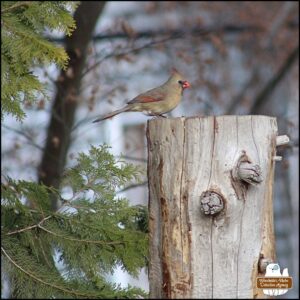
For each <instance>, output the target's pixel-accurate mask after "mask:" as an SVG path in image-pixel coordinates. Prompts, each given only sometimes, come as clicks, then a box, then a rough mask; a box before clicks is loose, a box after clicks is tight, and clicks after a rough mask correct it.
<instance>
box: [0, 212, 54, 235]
mask: <svg viewBox="0 0 300 300" xmlns="http://www.w3.org/2000/svg"><path fill="white" fill-rule="evenodd" d="M51 217H52V215H50V216H48V217H45V218H43V219H42V220H41V221H40V222H39V223H38V224H35V225H31V226H28V227H25V228H22V229H18V230H15V231H11V232H8V233H7V234H6V235H12V234H15V233H20V232H23V231H27V230H30V229H33V228H36V227H39V226H40V225H41V224H42V223H44V222H45V221H46V220H48V219H50V218H51Z"/></svg>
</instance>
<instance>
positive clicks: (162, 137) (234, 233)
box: [147, 116, 277, 298]
mask: <svg viewBox="0 0 300 300" xmlns="http://www.w3.org/2000/svg"><path fill="white" fill-rule="evenodd" d="M276 135H277V125H276V120H275V119H274V118H271V117H266V116H220V117H197V118H186V119H185V118H176V119H161V118H158V119H153V120H151V121H149V122H148V128H147V138H148V179H149V212H150V221H149V228H150V265H149V280H150V297H151V298H189V297H191V298H253V297H258V296H259V297H262V295H261V292H260V290H257V289H256V287H255V286H256V282H255V278H256V276H257V274H258V268H257V265H258V261H259V258H260V257H261V256H264V257H268V258H271V259H273V260H274V259H275V252H274V246H275V245H274V229H273V207H272V185H273V174H274V162H273V160H272V157H273V156H274V155H276V153H275V151H276ZM245 153H246V155H247V156H248V158H249V160H250V161H251V163H253V164H258V165H259V166H260V167H261V171H262V177H263V181H262V182H261V183H259V184H257V185H250V184H249V185H245V186H243V188H244V189H245V193H239V192H237V186H236V184H233V178H232V169H233V168H234V167H235V166H236V164H237V161H238V159H239V158H240V157H241V155H243V154H245ZM208 190H209V191H213V192H216V193H218V194H220V195H222V197H223V198H224V199H225V208H224V210H223V211H221V212H220V213H219V214H217V215H216V216H206V215H204V214H203V213H202V212H201V211H200V195H201V194H202V193H203V192H205V191H208Z"/></svg>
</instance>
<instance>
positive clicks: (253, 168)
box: [232, 152, 263, 185]
mask: <svg viewBox="0 0 300 300" xmlns="http://www.w3.org/2000/svg"><path fill="white" fill-rule="evenodd" d="M232 175H233V177H234V179H235V180H239V181H242V182H247V183H249V184H252V185H256V184H258V183H261V182H262V181H263V176H262V171H261V168H260V166H259V165H258V164H254V163H252V162H251V161H250V160H249V158H248V156H247V155H246V152H244V153H243V155H242V156H241V157H240V158H239V159H238V162H237V164H236V166H235V167H234V168H233V170H232Z"/></svg>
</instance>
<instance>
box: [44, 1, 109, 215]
mask: <svg viewBox="0 0 300 300" xmlns="http://www.w3.org/2000/svg"><path fill="white" fill-rule="evenodd" d="M104 5H105V1H96V2H93V1H84V2H81V4H80V5H79V6H78V8H77V10H76V12H75V15H74V19H75V21H76V29H75V31H74V32H73V34H72V35H71V36H70V37H65V45H66V51H67V53H68V56H69V57H70V62H69V65H68V68H67V70H65V71H62V72H61V74H60V76H59V77H58V80H57V94H56V96H55V99H54V103H53V107H52V113H51V119H50V123H49V127H48V131H47V140H46V145H45V149H44V152H43V157H42V161H41V163H40V166H39V181H40V182H42V183H44V184H45V185H47V186H52V187H54V188H58V187H59V184H60V179H61V174H62V171H63V169H64V167H65V162H66V156H67V152H68V149H69V146H70V140H71V131H72V126H73V124H74V116H75V112H76V109H77V102H78V100H77V97H78V94H79V88H80V83H81V79H82V78H81V74H82V70H83V67H84V63H85V59H86V55H87V48H88V44H89V42H90V40H91V38H92V33H93V31H94V28H95V25H96V22H97V20H98V18H99V15H100V13H101V11H102V10H103V8H104ZM57 201H58V200H57V199H56V198H53V203H52V208H53V209H54V210H55V209H57V206H58V203H57Z"/></svg>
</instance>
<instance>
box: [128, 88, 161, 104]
mask: <svg viewBox="0 0 300 300" xmlns="http://www.w3.org/2000/svg"><path fill="white" fill-rule="evenodd" d="M164 98H165V93H164V92H163V91H162V90H160V89H153V90H150V91H148V92H146V93H143V94H140V95H138V96H136V97H135V98H133V99H132V100H131V101H129V102H127V103H128V104H133V103H149V102H158V101H163V100H164Z"/></svg>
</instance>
